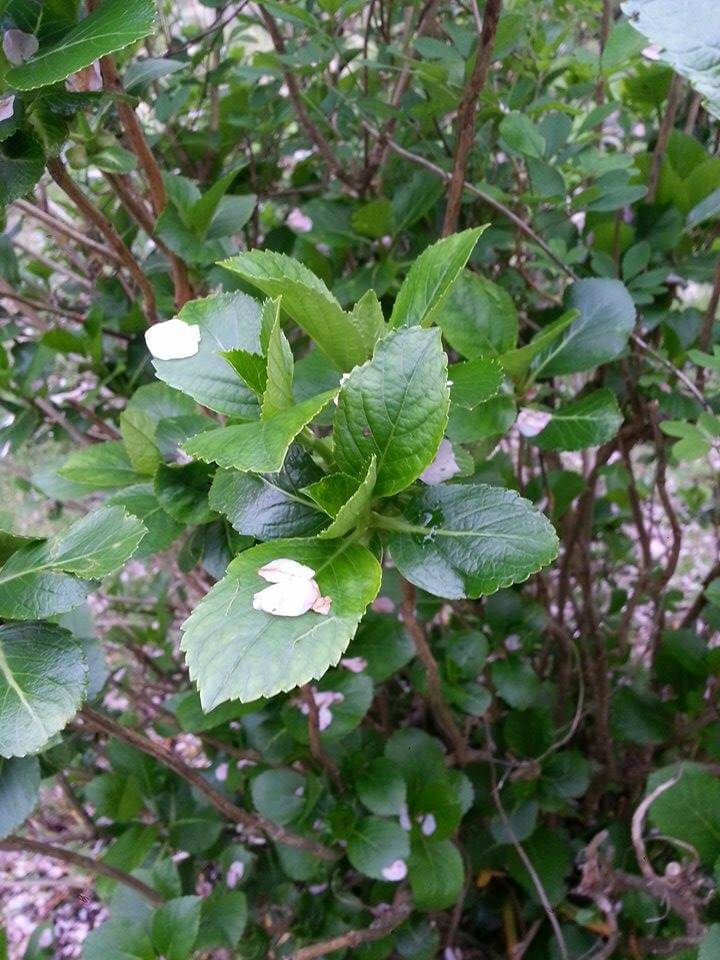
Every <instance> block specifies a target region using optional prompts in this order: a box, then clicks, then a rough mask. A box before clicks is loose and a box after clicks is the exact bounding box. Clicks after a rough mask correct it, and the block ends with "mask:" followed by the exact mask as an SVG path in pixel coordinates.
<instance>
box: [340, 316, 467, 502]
mask: <svg viewBox="0 0 720 960" xmlns="http://www.w3.org/2000/svg"><path fill="white" fill-rule="evenodd" d="M446 384H447V358H446V356H445V354H444V352H443V349H442V344H441V341H440V331H439V330H422V329H420V328H418V327H412V328H409V329H401V330H397V331H395V332H394V333H391V334H389V335H388V336H387V337H386V338H385V339H384V340H381V341H380V342H379V343H378V345H377V347H376V349H375V354H374V355H373V358H372V360H370V361H368V362H367V363H365V364H363V366H361V367H358V368H356V369H355V370H353V371H352V373H351V374H350V376H349V377H348V378H347V380H346V381H345V383H344V384H343V386H342V388H341V390H340V394H339V396H338V408H337V412H336V414H335V420H334V426H333V444H334V452H335V459H336V462H337V464H338V466H339V467H340V469H341V470H342V471H344V472H345V473H348V474H350V475H352V476H355V477H361V476H365V475H366V472H367V469H368V466H369V464H370V460H371V458H372V457H373V456H375V457H376V459H377V484H376V489H375V492H376V494H377V495H378V496H381V497H386V496H390V495H391V494H393V493H397V492H398V491H400V490H403V489H404V488H405V487H407V486H408V485H409V484H410V483H412V482H413V480H416V479H417V478H418V477H419V476H420V474H421V473H422V472H423V470H424V469H425V467H427V466H428V464H429V463H431V462H432V460H433V457H434V456H435V454H436V453H437V449H438V447H439V445H440V441H441V440H442V438H443V434H444V432H445V425H446V423H447V412H448V405H449V403H448V388H447V385H446Z"/></svg>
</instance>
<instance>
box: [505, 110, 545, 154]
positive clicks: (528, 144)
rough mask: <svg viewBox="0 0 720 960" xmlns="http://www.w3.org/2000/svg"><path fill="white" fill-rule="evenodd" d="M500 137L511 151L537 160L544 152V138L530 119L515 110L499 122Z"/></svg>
mask: <svg viewBox="0 0 720 960" xmlns="http://www.w3.org/2000/svg"><path fill="white" fill-rule="evenodd" d="M499 129H500V136H501V137H502V138H503V140H504V141H505V143H506V144H507V146H508V147H510V149H511V150H514V151H515V152H516V153H521V154H522V155H523V156H525V157H534V158H535V159H537V160H539V159H540V158H541V157H542V155H543V153H544V152H545V138H544V137H543V135H542V134H541V133H540V131H539V130H538V128H537V127H536V126H535V124H534V123H533V122H532V120H531V119H530V117H528V116H526V115H525V114H524V113H520V112H519V111H517V110H513V112H512V113H508V114H506V115H505V116H504V117H503V118H502V120H501V121H500V128H499Z"/></svg>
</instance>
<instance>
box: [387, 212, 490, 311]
mask: <svg viewBox="0 0 720 960" xmlns="http://www.w3.org/2000/svg"><path fill="white" fill-rule="evenodd" d="M485 229H486V227H484V226H483V227H475V228H474V229H472V230H463V232H462V233H454V234H452V235H451V236H449V237H443V239H442V240H438V241H437V242H436V243H433V244H432V245H431V246H429V247H428V248H427V249H426V250H424V251H423V252H422V253H421V254H420V256H419V257H418V258H417V260H415V262H414V263H413V265H412V266H411V267H410V270H409V272H408V275H407V277H406V278H405V281H404V282H403V285H402V286H401V287H400V290H399V292H398V295H397V298H396V300H395V305H394V307H393V312H392V315H391V317H390V326H391V327H400V326H402V327H414V326H421V327H429V326H430V324H431V323H433V322H434V321H435V317H436V315H437V313H438V311H439V310H440V307H442V306H443V304H444V302H445V300H446V298H447V297H448V295H449V294H450V292H451V291H452V288H453V286H454V285H455V283H456V281H457V280H458V278H459V277H460V274H461V273H462V271H463V269H464V267H465V264H466V263H467V262H468V259H469V257H470V254H471V253H472V252H473V249H474V248H475V244H476V243H477V242H478V238H479V237H480V234H481V233H482V232H483V231H484V230H485Z"/></svg>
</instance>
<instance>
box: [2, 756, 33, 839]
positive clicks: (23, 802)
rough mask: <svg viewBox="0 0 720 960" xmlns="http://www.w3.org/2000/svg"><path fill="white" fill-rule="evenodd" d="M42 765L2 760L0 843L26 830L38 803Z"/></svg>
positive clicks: (21, 759) (25, 759) (30, 759)
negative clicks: (29, 818)
mask: <svg viewBox="0 0 720 960" xmlns="http://www.w3.org/2000/svg"><path fill="white" fill-rule="evenodd" d="M39 790H40V764H39V763H38V760H37V757H12V758H11V759H9V760H0V839H2V837H6V836H7V835H8V834H9V833H12V832H13V831H14V830H17V828H18V827H20V826H22V824H23V821H24V820H26V819H27V817H29V816H30V814H31V813H32V812H33V810H34V808H35V804H36V803H37V802H38V792H39Z"/></svg>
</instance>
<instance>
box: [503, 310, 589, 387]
mask: <svg viewBox="0 0 720 960" xmlns="http://www.w3.org/2000/svg"><path fill="white" fill-rule="evenodd" d="M578 316H579V312H578V311H577V310H568V311H567V312H566V313H564V314H563V315H562V316H561V317H558V318H557V320H553V322H552V323H551V324H549V325H548V326H547V327H545V328H544V329H542V330H540V332H539V333H536V334H535V336H534V337H533V339H532V340H531V341H530V343H526V344H525V346H524V347H516V348H515V349H514V350H508V351H507V353H503V355H502V356H501V357H500V363H501V364H502V365H503V367H504V369H505V370H506V371H507V372H508V373H509V374H510V376H511V377H514V378H515V379H516V380H519V379H521V378H522V377H524V376H525V374H526V373H527V371H528V370H529V368H530V364H531V363H532V362H533V360H534V359H535V357H537V356H538V354H540V353H542V352H543V350H545V349H546V347H548V345H549V344H551V343H552V342H553V341H554V340H556V339H557V338H558V337H559V336H560V334H561V333H563V332H564V331H565V330H566V329H567V328H568V327H569V326H570V324H571V323H572V322H573V321H574V320H576V319H577V317H578Z"/></svg>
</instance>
